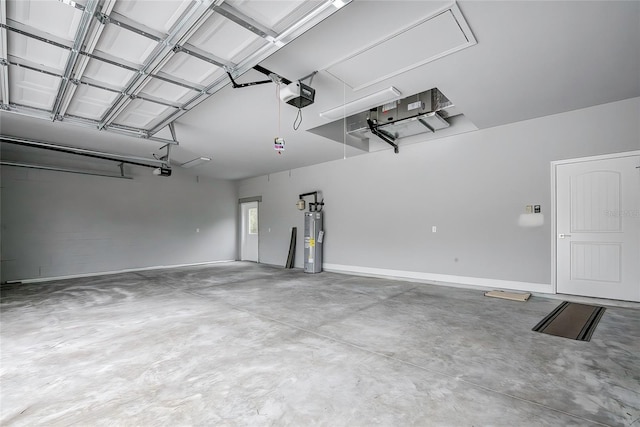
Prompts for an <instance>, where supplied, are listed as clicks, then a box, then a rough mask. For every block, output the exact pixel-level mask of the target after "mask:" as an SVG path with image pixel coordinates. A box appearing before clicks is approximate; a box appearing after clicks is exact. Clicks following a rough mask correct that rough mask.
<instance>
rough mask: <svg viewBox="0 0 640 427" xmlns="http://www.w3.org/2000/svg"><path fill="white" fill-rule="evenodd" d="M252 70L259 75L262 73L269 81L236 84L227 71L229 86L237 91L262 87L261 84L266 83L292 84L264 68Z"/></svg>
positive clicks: (257, 66) (257, 67) (256, 67)
mask: <svg viewBox="0 0 640 427" xmlns="http://www.w3.org/2000/svg"><path fill="white" fill-rule="evenodd" d="M253 69H254V70H256V71H258V72H259V73H262V74H264V75H266V76H268V77H269V80H259V81H256V82H249V83H236V81H235V80H234V79H233V76H232V75H231V73H230V72H229V71H227V75H228V76H229V80H231V84H232V85H233V88H234V89H238V88H243V87H249V86H256V85H262V84H266V83H284V84H286V85H288V84H291V83H292V82H291V80H289V79H285V78H284V77H282V76H281V75H279V74H276V73H274V72H273V71H269V70H267V69H266V68H264V67H261V66H260V65H256V66H255V67H253Z"/></svg>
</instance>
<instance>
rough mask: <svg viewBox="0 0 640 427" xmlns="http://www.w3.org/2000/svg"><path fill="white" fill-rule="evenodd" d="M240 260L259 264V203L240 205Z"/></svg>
mask: <svg viewBox="0 0 640 427" xmlns="http://www.w3.org/2000/svg"><path fill="white" fill-rule="evenodd" d="M240 208H241V209H240V213H241V217H242V218H241V220H240V235H241V239H240V240H241V242H240V259H241V260H243V261H254V262H258V202H248V203H242V204H241V205H240Z"/></svg>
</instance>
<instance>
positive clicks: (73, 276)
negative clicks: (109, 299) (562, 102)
mask: <svg viewBox="0 0 640 427" xmlns="http://www.w3.org/2000/svg"><path fill="white" fill-rule="evenodd" d="M234 261H235V260H233V259H230V260H222V261H207V262H195V263H191V264H173V265H155V266H153V267H139V268H128V269H125V270H112V271H99V272H95V273H82V274H70V275H67V276H53V277H37V278H35V279H23V280H7V282H6V283H7V284H11V283H41V282H51V281H53V280H66V279H80V278H83V277H96V276H107V275H111V274H121V273H135V272H138V271H149V270H164V269H167V268H180V267H195V266H198V265H210V264H220V263H224V262H234Z"/></svg>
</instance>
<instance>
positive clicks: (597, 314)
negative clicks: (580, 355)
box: [533, 301, 606, 341]
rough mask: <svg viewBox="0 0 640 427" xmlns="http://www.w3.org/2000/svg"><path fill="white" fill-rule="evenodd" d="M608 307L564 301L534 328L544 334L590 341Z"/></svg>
mask: <svg viewBox="0 0 640 427" xmlns="http://www.w3.org/2000/svg"><path fill="white" fill-rule="evenodd" d="M605 310H606V308H604V307H601V306H597V305H587V304H577V303H573V302H568V301H564V302H563V303H562V304H560V305H559V306H558V307H556V308H555V310H553V311H552V312H551V313H549V314H548V315H547V316H546V317H545V318H544V319H542V320H541V321H540V323H538V324H537V325H536V326H535V327H534V328H533V330H534V331H536V332H542V333H543V334H549V335H555V336H558V337H564V338H570V339H573V340H578V341H590V340H591V335H593V331H595V329H596V326H598V322H600V318H601V317H602V315H603V314H604V311H605Z"/></svg>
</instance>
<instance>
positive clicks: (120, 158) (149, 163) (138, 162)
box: [0, 135, 168, 169]
mask: <svg viewBox="0 0 640 427" xmlns="http://www.w3.org/2000/svg"><path fill="white" fill-rule="evenodd" d="M0 142H3V143H7V144H15V145H22V146H25V147H33V148H39V149H43V150H50V151H58V152H60V153H67V154H75V155H78V156H84V157H92V158H94V159H101V160H109V161H113V162H119V163H126V164H130V165H135V166H142V167H146V168H154V169H156V168H159V167H164V166H167V165H168V161H166V160H161V159H155V158H154V159H149V158H145V157H134V156H125V155H122V154H113V153H105V152H102V151H94V150H87V149H84V148H76V147H69V146H65V145H56V144H51V143H48V142H42V141H36V140H31V139H26V138H16V137H13V136H7V135H0Z"/></svg>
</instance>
